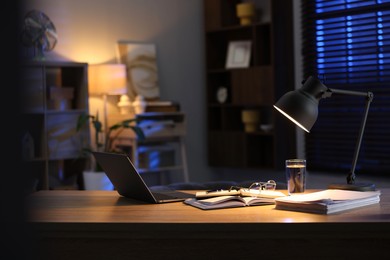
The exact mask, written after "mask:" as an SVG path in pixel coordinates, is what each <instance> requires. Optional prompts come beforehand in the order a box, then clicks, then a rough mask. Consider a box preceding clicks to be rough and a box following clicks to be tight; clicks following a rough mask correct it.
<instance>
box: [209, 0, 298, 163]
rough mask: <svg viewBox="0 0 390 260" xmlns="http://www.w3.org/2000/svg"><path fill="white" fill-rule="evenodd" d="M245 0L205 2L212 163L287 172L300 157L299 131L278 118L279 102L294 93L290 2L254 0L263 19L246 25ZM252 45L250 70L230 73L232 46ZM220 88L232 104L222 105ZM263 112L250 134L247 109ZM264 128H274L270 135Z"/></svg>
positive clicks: (286, 0)
mask: <svg viewBox="0 0 390 260" xmlns="http://www.w3.org/2000/svg"><path fill="white" fill-rule="evenodd" d="M241 2H243V1H224V0H204V13H205V15H204V27H205V49H206V88H207V89H206V95H207V96H206V100H207V128H208V129H207V130H208V148H209V149H208V151H209V152H208V162H209V165H210V166H215V167H229V168H240V169H243V168H244V169H245V168H248V169H249V168H255V169H257V168H272V169H278V168H280V169H282V168H283V167H284V160H285V159H287V158H289V157H294V156H295V128H294V127H292V126H291V125H288V124H287V123H286V122H285V120H284V119H282V118H279V115H277V114H276V113H275V111H274V109H273V107H272V105H273V104H274V103H275V101H276V99H277V98H279V97H280V96H281V95H282V94H284V93H285V92H287V91H289V90H292V89H294V84H295V82H294V66H293V64H294V63H293V24H292V21H293V20H292V1H291V0H285V1H282V0H273V1H269V0H257V1H253V2H254V3H255V5H256V10H257V11H260V10H261V15H260V16H259V15H257V19H256V20H255V21H254V22H253V23H252V24H250V25H246V26H242V25H240V21H239V19H238V17H237V16H236V5H237V4H238V3H241ZM248 40H249V41H251V43H252V44H251V59H250V65H249V67H245V68H235V69H226V68H225V62H226V59H227V51H228V45H229V42H232V41H248ZM220 87H225V88H226V89H227V93H228V96H227V100H226V101H225V102H223V103H221V102H218V99H217V92H218V89H219V88H220ZM248 109H250V110H255V111H257V112H258V114H259V117H260V121H259V123H258V125H257V129H256V131H254V132H246V131H245V127H244V124H243V122H242V112H243V111H244V110H248ZM261 124H266V125H272V126H273V128H272V129H271V130H269V131H263V130H261V129H260V125H261Z"/></svg>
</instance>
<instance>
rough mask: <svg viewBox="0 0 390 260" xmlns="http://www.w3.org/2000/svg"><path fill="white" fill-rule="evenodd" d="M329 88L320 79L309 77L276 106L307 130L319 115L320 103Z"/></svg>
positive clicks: (284, 96)
mask: <svg viewBox="0 0 390 260" xmlns="http://www.w3.org/2000/svg"><path fill="white" fill-rule="evenodd" d="M327 90H328V88H327V87H326V86H324V85H323V84H322V83H321V82H320V81H319V80H318V79H316V78H314V77H309V78H308V79H307V80H306V81H305V83H304V84H303V86H302V87H301V88H300V89H297V90H294V91H290V92H287V93H286V94H285V95H283V96H282V97H281V98H280V99H279V100H278V101H277V102H276V103H275V105H274V107H275V108H276V109H277V110H278V111H279V112H280V113H282V114H283V115H284V116H286V117H287V118H288V119H290V120H291V121H293V122H294V123H295V124H296V125H298V126H299V127H301V128H302V129H303V130H305V131H306V132H308V133H309V132H310V129H311V128H312V126H313V125H314V123H315V122H316V120H317V116H318V104H319V101H320V99H321V98H323V96H324V93H325V92H326V91H327Z"/></svg>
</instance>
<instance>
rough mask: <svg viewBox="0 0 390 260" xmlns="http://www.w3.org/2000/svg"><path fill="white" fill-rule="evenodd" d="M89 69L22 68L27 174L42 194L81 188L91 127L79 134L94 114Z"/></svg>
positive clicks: (70, 65)
mask: <svg viewBox="0 0 390 260" xmlns="http://www.w3.org/2000/svg"><path fill="white" fill-rule="evenodd" d="M87 69H88V66H87V64H86V63H75V62H49V61H37V62H33V61H31V62H26V63H24V64H23V66H22V73H21V75H22V77H21V89H22V93H21V100H22V111H23V113H22V115H23V122H24V125H23V133H24V134H23V137H22V138H23V140H22V146H23V147H22V149H23V157H24V162H25V164H26V167H25V169H26V171H27V173H26V174H28V175H29V177H30V179H31V180H35V181H36V188H37V189H57V188H65V187H67V188H69V187H72V188H77V182H78V177H79V176H80V174H81V172H82V170H83V168H84V163H85V161H84V160H82V159H81V157H80V152H81V149H82V148H83V147H88V146H89V142H90V138H89V134H90V133H89V128H88V126H85V128H84V129H82V131H79V132H76V124H77V119H78V117H79V115H80V114H82V113H88V78H87Z"/></svg>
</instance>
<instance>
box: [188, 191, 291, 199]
mask: <svg viewBox="0 0 390 260" xmlns="http://www.w3.org/2000/svg"><path fill="white" fill-rule="evenodd" d="M219 196H242V197H258V198H271V199H274V198H279V197H285V196H286V195H285V194H284V193H283V192H281V191H277V190H257V189H246V188H241V189H238V190H236V189H232V190H223V189H221V190H208V191H198V192H196V194H195V197H196V198H198V199H205V198H211V197H219Z"/></svg>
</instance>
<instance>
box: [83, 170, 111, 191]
mask: <svg viewBox="0 0 390 260" xmlns="http://www.w3.org/2000/svg"><path fill="white" fill-rule="evenodd" d="M83 180H84V189H85V190H113V189H114V185H112V183H111V181H110V179H108V177H107V175H106V173H105V172H95V171H83Z"/></svg>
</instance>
